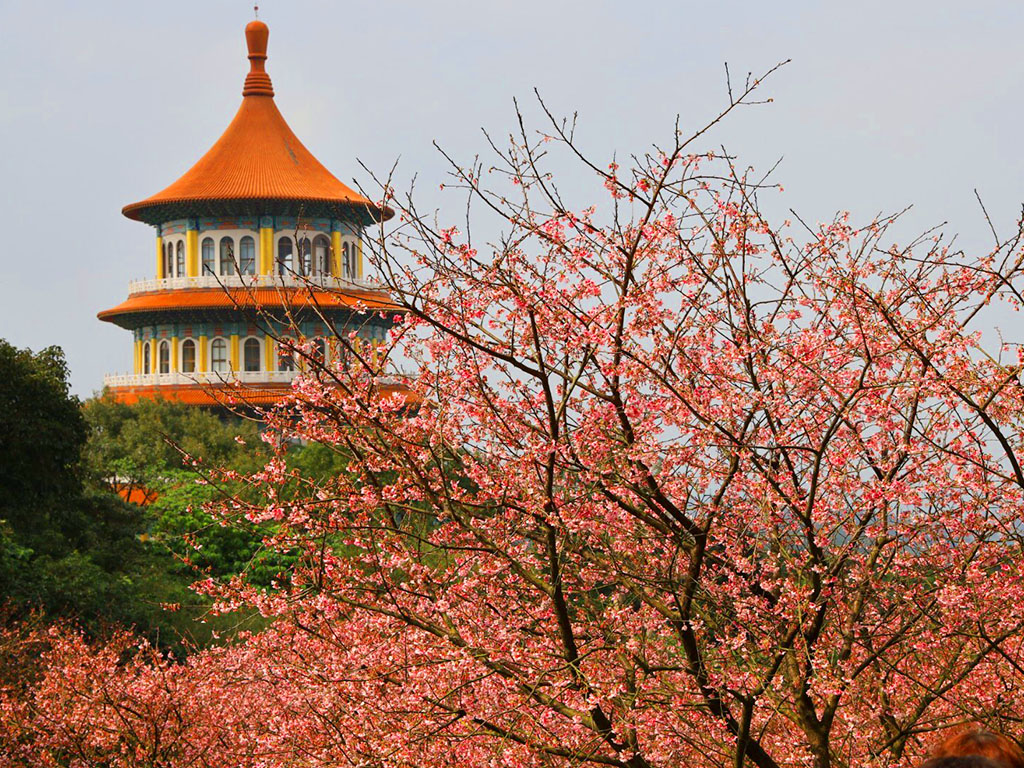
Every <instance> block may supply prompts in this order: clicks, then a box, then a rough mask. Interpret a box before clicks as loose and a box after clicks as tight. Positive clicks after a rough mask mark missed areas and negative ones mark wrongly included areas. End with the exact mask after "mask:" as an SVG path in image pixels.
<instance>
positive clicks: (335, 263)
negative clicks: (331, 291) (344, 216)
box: [331, 219, 341, 277]
mask: <svg viewBox="0 0 1024 768" xmlns="http://www.w3.org/2000/svg"><path fill="white" fill-rule="evenodd" d="M331 275H333V276H334V277H341V222H340V221H338V220H337V219H331Z"/></svg>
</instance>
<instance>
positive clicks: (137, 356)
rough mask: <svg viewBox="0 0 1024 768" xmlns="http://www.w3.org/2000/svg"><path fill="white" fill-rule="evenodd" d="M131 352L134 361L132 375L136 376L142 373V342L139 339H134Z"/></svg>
mask: <svg viewBox="0 0 1024 768" xmlns="http://www.w3.org/2000/svg"><path fill="white" fill-rule="evenodd" d="M132 352H133V357H134V360H135V370H134V373H135V375H136V376H138V375H139V374H140V373H142V341H141V340H140V339H135V342H134V343H133V344H132Z"/></svg>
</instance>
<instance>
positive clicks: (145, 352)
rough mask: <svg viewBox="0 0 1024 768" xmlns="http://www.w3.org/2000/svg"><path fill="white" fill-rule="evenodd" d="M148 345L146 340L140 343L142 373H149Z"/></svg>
mask: <svg viewBox="0 0 1024 768" xmlns="http://www.w3.org/2000/svg"><path fill="white" fill-rule="evenodd" d="M149 347H150V343H149V341H148V340H146V341H144V342H142V372H143V373H150V359H149V356H150V354H152V353H151V352H150V351H149Z"/></svg>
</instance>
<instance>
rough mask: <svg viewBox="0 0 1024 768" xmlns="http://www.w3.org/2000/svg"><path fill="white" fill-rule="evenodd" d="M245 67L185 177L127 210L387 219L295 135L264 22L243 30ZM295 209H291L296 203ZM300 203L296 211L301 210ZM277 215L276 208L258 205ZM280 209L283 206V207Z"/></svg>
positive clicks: (158, 219)
mask: <svg viewBox="0 0 1024 768" xmlns="http://www.w3.org/2000/svg"><path fill="white" fill-rule="evenodd" d="M245 36H246V41H247V43H248V46H249V62H250V72H249V75H248V77H246V79H245V88H244V90H243V91H242V96H243V98H242V106H241V107H240V108H239V110H238V113H237V114H236V115H235V119H234V120H232V121H231V125H229V126H228V128H227V130H226V131H224V134H223V135H222V136H221V137H220V138H219V139H218V140H217V143H216V144H214V145H213V147H211V148H210V150H209V151H208V152H207V153H206V154H205V155H203V157H202V158H201V159H200V160H199V162H197V163H196V164H195V165H194V166H192V168H191V169H189V170H188V171H187V172H186V173H185V175H184V176H182V177H181V178H180V179H178V180H177V181H176V182H174V183H173V184H171V185H170V186H169V187H167V188H166V189H164V190H163V191H162V192H158V193H157V194H155V195H153V196H152V197H148V198H146V199H145V200H141V201H139V202H137V203H132V204H130V205H127V206H125V207H124V209H123V213H124V215H125V216H127V217H128V218H131V219H136V220H139V221H146V222H149V223H151V224H160V223H163V222H164V221H167V220H169V218H177V217H178V216H180V215H181V214H182V210H183V208H187V207H188V206H189V205H190V204H192V205H194V206H195V210H194V211H193V213H192V215H197V214H199V213H200V212H209V210H210V206H209V204H210V203H211V202H212V203H221V202H225V201H247V202H251V203H259V202H261V201H262V202H264V203H275V204H280V203H282V202H291V203H293V204H297V205H298V209H301V210H302V211H303V212H304V213H306V214H308V215H315V214H317V213H320V214H328V215H333V216H338V217H344V216H345V215H346V214H348V215H351V214H352V212H353V210H356V214H357V215H361V216H363V217H365V216H367V215H368V216H370V217H371V218H372V219H374V220H376V219H379V218H380V217H381V216H382V215H383V217H384V218H390V216H391V211H390V210H389V209H387V208H385V209H384V210H383V211H381V210H380V209H379V208H378V207H377V206H375V205H374V204H373V203H372V202H371V201H369V200H368V199H366V198H365V197H363V196H362V195H360V194H359V193H358V192H356V191H354V190H353V189H351V188H350V187H348V186H346V185H344V184H342V183H341V182H340V181H338V179H337V178H335V177H334V175H333V174H331V172H330V171H328V170H327V169H326V168H325V167H324V166H323V165H321V164H320V162H319V161H318V160H317V159H316V158H315V157H313V155H312V153H310V151H309V150H308V149H306V148H305V147H304V146H303V145H302V142H301V141H299V140H298V138H296V136H295V134H294V133H292V130H291V128H289V127H288V124H287V123H286V122H285V120H284V117H282V116H281V113H280V112H279V111H278V109H277V105H276V104H275V103H274V89H273V86H272V85H271V82H270V76H269V75H267V73H266V72H265V71H264V69H263V67H264V61H265V60H266V58H267V55H266V51H267V37H268V36H269V29H268V28H267V25H266V24H264V23H263V22H262V21H253V22H250V23H249V25H248V26H247V27H246V28H245ZM293 207H295V206H294V205H293ZM298 209H297V210H298ZM260 212H268V213H276V212H277V211H260ZM282 213H283V211H282Z"/></svg>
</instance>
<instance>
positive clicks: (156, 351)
mask: <svg viewBox="0 0 1024 768" xmlns="http://www.w3.org/2000/svg"><path fill="white" fill-rule="evenodd" d="M154 333H155V331H154ZM149 372H150V373H160V347H159V346H158V345H157V338H156V336H154V337H153V338H152V339H150V340H149Z"/></svg>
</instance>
